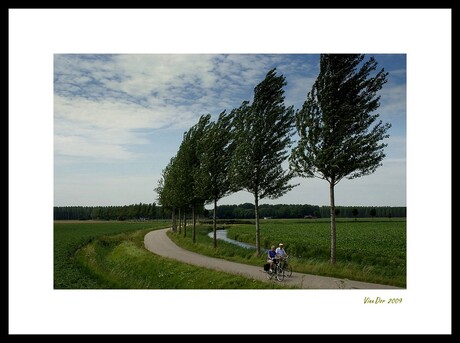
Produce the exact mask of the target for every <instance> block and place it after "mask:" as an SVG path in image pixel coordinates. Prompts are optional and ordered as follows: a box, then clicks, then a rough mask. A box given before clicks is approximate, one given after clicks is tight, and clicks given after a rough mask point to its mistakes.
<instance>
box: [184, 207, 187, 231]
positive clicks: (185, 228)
mask: <svg viewBox="0 0 460 343" xmlns="http://www.w3.org/2000/svg"><path fill="white" fill-rule="evenodd" d="M184 237H187V211H186V210H184Z"/></svg>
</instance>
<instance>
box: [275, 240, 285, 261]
mask: <svg viewBox="0 0 460 343" xmlns="http://www.w3.org/2000/svg"><path fill="white" fill-rule="evenodd" d="M275 254H276V256H277V257H278V258H279V259H280V261H284V263H285V266H287V260H286V257H287V256H288V255H287V253H286V250H284V244H283V243H280V244H279V245H278V248H276V250H275Z"/></svg>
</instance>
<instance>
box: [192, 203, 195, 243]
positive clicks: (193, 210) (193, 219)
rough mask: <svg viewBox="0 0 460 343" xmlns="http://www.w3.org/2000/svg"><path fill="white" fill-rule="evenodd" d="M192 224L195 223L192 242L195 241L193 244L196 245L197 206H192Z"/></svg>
mask: <svg viewBox="0 0 460 343" xmlns="http://www.w3.org/2000/svg"><path fill="white" fill-rule="evenodd" d="M192 223H193V230H192V241H193V243H195V242H196V210H195V204H193V205H192Z"/></svg>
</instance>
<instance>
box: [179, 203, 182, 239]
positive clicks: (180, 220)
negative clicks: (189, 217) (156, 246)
mask: <svg viewBox="0 0 460 343" xmlns="http://www.w3.org/2000/svg"><path fill="white" fill-rule="evenodd" d="M178 211H179V212H178V217H179V231H178V233H179V234H180V233H181V229H182V213H181V211H180V207H179V210H178Z"/></svg>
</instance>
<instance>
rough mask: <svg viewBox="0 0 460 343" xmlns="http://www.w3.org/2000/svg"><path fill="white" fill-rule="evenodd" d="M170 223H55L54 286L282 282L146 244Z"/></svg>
mask: <svg viewBox="0 0 460 343" xmlns="http://www.w3.org/2000/svg"><path fill="white" fill-rule="evenodd" d="M169 224H170V222H164V221H163V222H143V223H139V222H133V223H130V222H84V221H82V222H72V223H65V222H55V223H54V288H55V289H272V288H281V286H280V285H277V284H275V283H269V282H261V281H255V280H251V279H248V278H244V277H241V276H235V275H231V274H227V273H222V272H218V271H213V270H209V269H205V268H200V267H195V266H191V265H187V264H184V263H180V262H176V261H173V260H170V259H165V258H162V257H159V256H157V255H155V254H153V253H151V252H149V251H147V250H146V249H145V248H144V236H145V235H146V234H147V233H148V232H149V231H151V230H152V229H155V228H157V229H158V228H164V227H168V226H169Z"/></svg>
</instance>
